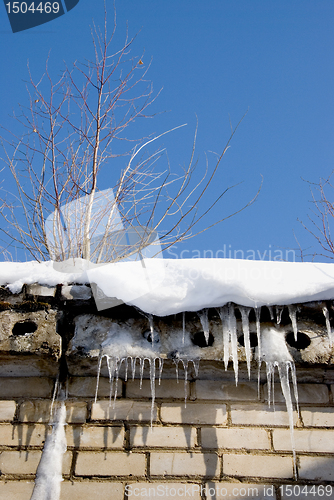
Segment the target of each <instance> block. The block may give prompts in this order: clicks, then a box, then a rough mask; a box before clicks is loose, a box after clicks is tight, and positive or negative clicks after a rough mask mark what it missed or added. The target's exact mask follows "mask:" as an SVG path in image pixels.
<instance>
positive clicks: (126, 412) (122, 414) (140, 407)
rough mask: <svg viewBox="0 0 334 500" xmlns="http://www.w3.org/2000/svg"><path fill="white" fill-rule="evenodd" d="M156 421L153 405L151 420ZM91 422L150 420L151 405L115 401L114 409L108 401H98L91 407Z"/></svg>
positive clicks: (155, 410)
mask: <svg viewBox="0 0 334 500" xmlns="http://www.w3.org/2000/svg"><path fill="white" fill-rule="evenodd" d="M156 419H157V407H156V405H154V409H153V420H156ZM92 420H112V421H115V420H116V421H117V420H129V421H131V420H134V421H138V422H142V421H147V422H149V421H150V420H151V403H148V402H147V403H146V402H139V401H124V400H121V401H116V404H115V407H114V405H113V403H111V405H110V404H109V401H98V402H97V403H93V405H92Z"/></svg>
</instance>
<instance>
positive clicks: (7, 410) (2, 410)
mask: <svg viewBox="0 0 334 500" xmlns="http://www.w3.org/2000/svg"><path fill="white" fill-rule="evenodd" d="M15 411H16V403H15V401H0V421H1V422H6V421H7V422H8V421H11V420H13V418H14V415H15Z"/></svg>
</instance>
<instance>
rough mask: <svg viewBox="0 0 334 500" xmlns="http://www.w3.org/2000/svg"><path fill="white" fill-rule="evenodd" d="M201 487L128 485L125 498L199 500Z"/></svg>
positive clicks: (188, 484)
mask: <svg viewBox="0 0 334 500" xmlns="http://www.w3.org/2000/svg"><path fill="white" fill-rule="evenodd" d="M200 491H201V485H199V484H195V483H194V484H192V483H181V482H180V483H166V482H164V483H158V484H157V483H130V484H127V485H126V486H125V498H126V499H127V498H130V497H132V498H146V499H150V498H162V499H166V500H167V499H174V500H175V499H176V498H183V497H184V498H190V499H191V500H201V494H200Z"/></svg>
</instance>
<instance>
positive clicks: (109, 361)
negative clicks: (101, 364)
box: [105, 355, 115, 404]
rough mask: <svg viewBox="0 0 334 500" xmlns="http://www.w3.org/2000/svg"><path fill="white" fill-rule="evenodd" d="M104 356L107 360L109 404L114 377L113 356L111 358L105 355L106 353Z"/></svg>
mask: <svg viewBox="0 0 334 500" xmlns="http://www.w3.org/2000/svg"><path fill="white" fill-rule="evenodd" d="M105 358H106V360H107V366H108V375H109V385H110V391H109V404H111V396H112V389H113V385H114V377H115V358H112V357H110V356H107V355H105Z"/></svg>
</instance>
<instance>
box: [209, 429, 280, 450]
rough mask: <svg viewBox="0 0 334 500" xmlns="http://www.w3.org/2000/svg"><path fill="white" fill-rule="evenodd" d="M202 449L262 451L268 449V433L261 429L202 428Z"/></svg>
mask: <svg viewBox="0 0 334 500" xmlns="http://www.w3.org/2000/svg"><path fill="white" fill-rule="evenodd" d="M201 436H202V447H203V448H227V449H237V450H238V449H239V450H241V449H246V450H264V449H270V439H269V435H268V433H267V432H266V431H265V430H263V429H236V428H228V429H220V428H214V427H211V428H203V429H202V431H201Z"/></svg>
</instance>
